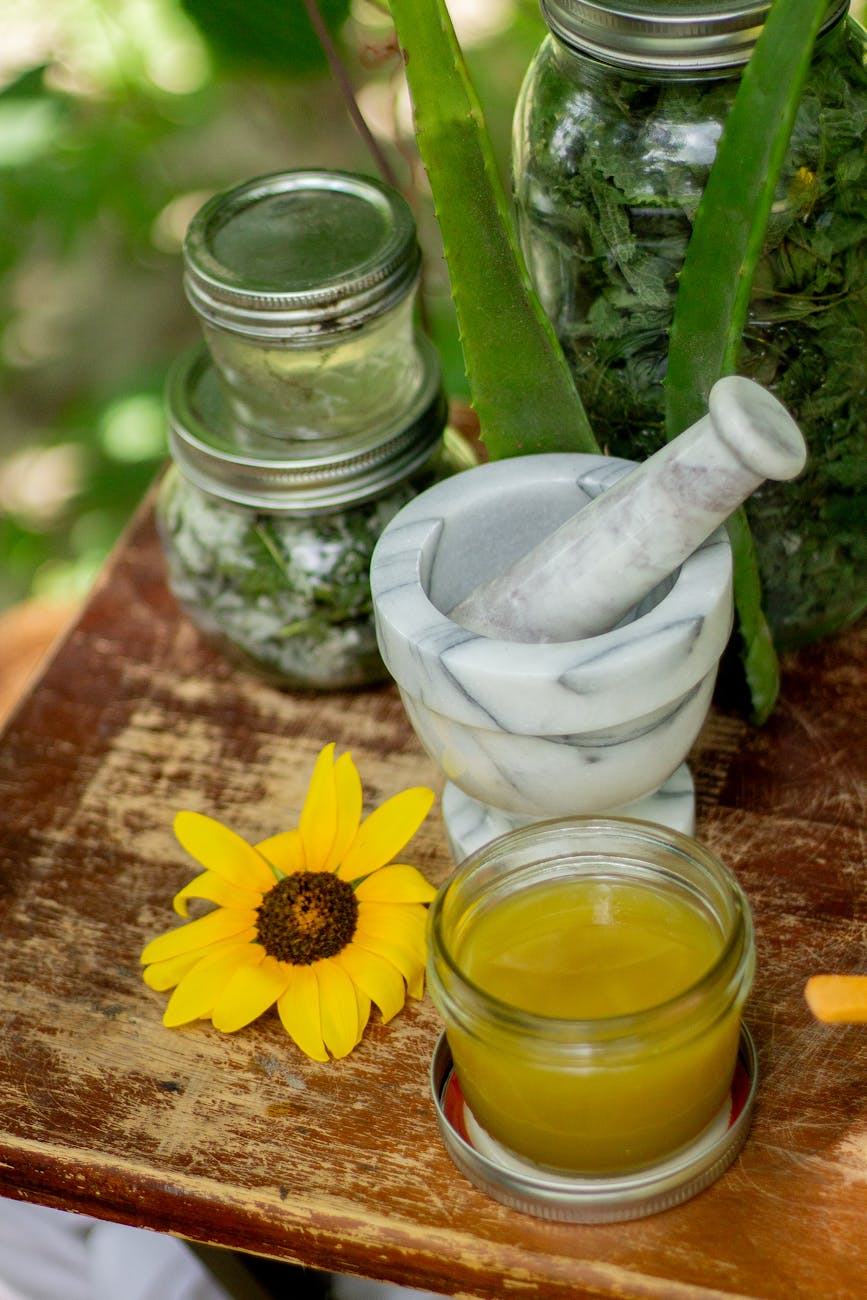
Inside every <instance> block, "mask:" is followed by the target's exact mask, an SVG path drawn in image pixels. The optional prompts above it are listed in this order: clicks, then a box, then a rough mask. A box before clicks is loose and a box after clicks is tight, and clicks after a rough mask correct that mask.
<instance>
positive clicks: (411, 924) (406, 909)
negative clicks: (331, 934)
mask: <svg viewBox="0 0 867 1300" xmlns="http://www.w3.org/2000/svg"><path fill="white" fill-rule="evenodd" d="M355 933H356V935H357V936H359V937H360V936H361V935H371V936H374V937H375V938H380V939H394V940H395V941H396V942H397V943H400V944H403V946H404V947H406V948H408V949H409V950H410V951H411V952H412V953H413V954H414V955H415V958H416V960H417V961H420V962H421V963H422V965H424V963H425V961H426V960H427V912H426V910H425V909H424V908H423V907H420V906H419V905H418V904H415V903H403V904H394V905H390V904H388V903H359V905H358V923H357V925H356V930H355Z"/></svg>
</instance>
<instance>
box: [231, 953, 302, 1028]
mask: <svg viewBox="0 0 867 1300" xmlns="http://www.w3.org/2000/svg"><path fill="white" fill-rule="evenodd" d="M291 971H292V968H291V966H289V965H288V964H287V963H286V962H282V961H277V960H276V959H275V958H274V957H268V956H266V957H265V958H264V959H263V961H261V962H260V963H259V965H257V966H242V967H241V968H240V969H239V970H237V971H235V973H234V975H232V977H231V978H230V979H229V981H228V983H227V984H226V985H225V986H224V988H223V990H222V992H221V993H220V995H219V997H218V998H217V1000H216V1002H215V1003H214V1010H213V1012H212V1013H211V1019H212V1021H213V1022H214V1027H215V1028H216V1029H220V1030H222V1032H223V1033H224V1034H231V1033H234V1031H235V1030H236V1029H243V1028H244V1026H245V1025H249V1024H250V1022H251V1021H252V1020H256V1019H257V1017H258V1016H261V1015H262V1012H263V1011H267V1010H268V1008H269V1007H270V1006H273V1004H274V1003H275V1002H276V1001H277V999H278V998H279V997H280V996H281V995H282V994H283V993H285V992H286V987H287V985H288V984H289V980H290V978H291Z"/></svg>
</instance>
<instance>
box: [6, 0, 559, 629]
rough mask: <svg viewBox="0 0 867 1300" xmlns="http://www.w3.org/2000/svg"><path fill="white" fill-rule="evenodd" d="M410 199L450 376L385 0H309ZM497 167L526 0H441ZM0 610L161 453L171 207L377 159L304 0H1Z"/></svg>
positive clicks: (41, 581)
mask: <svg viewBox="0 0 867 1300" xmlns="http://www.w3.org/2000/svg"><path fill="white" fill-rule="evenodd" d="M320 9H321V12H322V13H323V15H324V16H325V17H326V19H327V22H328V25H329V27H330V29H331V31H332V33H333V34H334V38H335V40H336V42H337V46H338V49H339V51H340V54H341V58H342V60H343V61H344V63H345V66H346V68H347V69H348V72H349V76H350V79H351V83H352V85H353V86H354V88H355V91H356V94H357V98H358V101H359V103H360V105H361V108H362V111H363V114H364V117H365V120H366V121H367V123H368V125H369V126H370V128H371V129H372V131H373V132H374V134H375V136H376V138H377V140H378V142H379V144H380V146H381V148H382V149H383V151H384V153H385V155H386V157H387V159H388V162H389V165H390V167H391V168H392V169H393V171H394V173H395V175H396V178H397V180H398V183H399V185H400V188H401V190H402V191H403V192H404V194H405V195H406V197H407V198H408V199H409V201H410V202H411V204H412V206H413V208H414V210H415V212H416V216H417V219H418V223H419V229H420V233H421V237H422V243H423V246H424V249H425V253H426V272H425V302H426V307H427V314H428V320H429V323H430V328H431V330H432V332H433V334H434V337H435V339H436V341H437V343H438V345H439V347H440V352H441V355H442V357H443V363H444V369H445V375H446V382H447V386H448V388H449V390H450V392H451V393H452V394H453V395H455V396H460V395H463V394H465V391H466V384H465V380H464V375H463V362H462V359H461V354H460V346H459V342H458V338H457V333H456V328H455V324H454V317H453V313H452V310H451V303H450V298H449V291H448V279H447V274H446V269H445V264H444V262H443V259H442V256H441V249H440V246H439V240H438V234H437V229H436V223H435V220H434V218H433V215H432V212H431V205H430V199H429V195H428V191H427V186H426V182H425V177H424V173H423V170H422V168H421V166H420V163H419V161H418V155H417V153H416V150H415V142H414V136H413V131H412V119H411V111H410V108H409V102H408V98H407V95H406V90H405V85H404V78H403V71H402V64H401V60H400V57H399V55H398V53H397V50H396V48H395V44H394V40H393V34H392V29H391V23H390V20H389V17H388V12H387V7H386V6H384V5H382V4H379V3H376V0H320ZM449 9H450V12H451V14H452V17H453V20H454V22H455V26H456V28H457V31H458V35H459V38H460V40H461V44H462V46H463V47H464V51H465V54H466V57H467V60H468V63H469V65H470V68H471V72H472V75H473V78H474V80H475V82H476V85H477V88H478V91H479V94H480V98H481V100H482V102H483V104H484V106H485V111H486V114H487V117H488V125H489V127H490V130H491V134H492V136H493V139H494V143H495V148H496V151H497V155H498V159H499V162H500V164H501V167H502V170H503V175H504V177H505V175H506V172H507V167H508V140H509V130H510V121H511V115H512V109H513V106H514V101H515V97H516V95H517V91H518V87H519V85H520V81H521V78H522V76H523V73H524V70H525V68H526V66H527V64H528V62H529V60H530V57H531V54H532V52H533V50H534V48H535V46H536V45H537V43H538V41H539V40H540V38H541V36H542V35H543V34H544V26H543V23H542V20H541V17H540V15H539V12H538V6H537V3H536V0H450V4H449ZM0 23H2V27H0V29H2V31H3V33H4V39H3V44H2V50H0V87H2V90H0V377H2V378H0V610H2V609H3V608H5V607H7V606H9V605H11V604H13V603H16V602H18V601H20V600H22V599H25V598H27V597H29V596H38V597H41V598H54V597H58V598H63V599H64V600H68V599H69V598H70V597H75V596H76V595H79V594H82V593H84V592H85V591H86V590H87V588H88V586H89V584H90V583H91V582H92V580H93V578H94V576H95V574H96V572H97V570H98V568H99V566H100V564H101V563H102V561H103V559H104V557H105V555H106V553H107V552H108V550H109V549H110V547H111V545H112V544H113V542H114V541H115V539H116V537H117V536H118V534H119V532H120V530H121V529H122V527H123V526H124V524H125V522H126V521H127V519H128V518H129V516H130V514H131V512H132V511H133V510H134V508H135V506H136V505H137V503H138V502H139V501H140V499H141V497H142V496H143V494H144V493H145V491H146V490H147V486H148V484H149V483H150V481H151V480H152V479H153V477H154V475H155V473H156V472H157V470H158V468H159V466H160V465H161V463H162V462H163V460H164V457H165V445H166V444H165V426H164V416H163V407H162V388H163V382H164V377H165V373H166V370H167V368H168V366H169V365H170V364H171V362H172V361H173V360H174V358H175V357H176V356H177V355H178V354H179V353H180V352H181V351H183V350H184V349H185V348H187V347H189V346H191V345H192V344H193V343H194V342H195V341H196V340H197V339H198V338H199V328H198V323H197V321H196V319H195V317H194V316H193V313H192V309H191V308H190V307H189V306H188V304H187V302H186V300H185V298H184V294H183V288H182V258H181V248H182V241H183V236H184V231H185V229H186V226H187V224H188V222H189V220H190V218H191V216H192V215H193V213H194V212H195V211H196V210H197V208H198V207H199V206H200V205H201V203H202V202H204V200H205V199H206V198H208V197H209V196H210V195H211V194H213V193H215V192H217V191H219V190H223V189H226V188H228V187H230V186H233V185H236V184H238V183H240V182H242V181H244V180H247V179H249V178H250V177H252V176H256V175H261V174H264V173H266V172H270V171H280V170H284V169H289V168H297V167H328V168H341V169H345V170H350V171H360V172H367V173H375V172H376V170H377V167H376V163H375V161H374V160H373V157H372V155H371V153H370V151H369V150H368V148H367V146H366V144H365V142H364V141H363V139H362V137H361V136H360V134H359V133H358V132H357V130H356V128H355V127H354V125H353V124H352V122H351V119H350V117H349V114H348V112H347V109H346V103H345V99H344V97H343V95H342V93H341V90H340V88H339V86H338V84H337V81H336V79H335V78H334V76H333V75H332V73H331V71H330V70H329V68H328V65H327V63H326V61H325V59H324V57H323V54H322V51H321V48H320V45H319V42H318V41H317V39H316V37H315V35H314V33H313V30H312V28H311V26H310V22H309V19H308V17H307V12H306V9H305V5H304V0H24V3H22V0H0Z"/></svg>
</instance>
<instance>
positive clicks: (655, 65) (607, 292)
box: [513, 0, 867, 647]
mask: <svg viewBox="0 0 867 1300" xmlns="http://www.w3.org/2000/svg"><path fill="white" fill-rule="evenodd" d="M541 3H542V13H543V16H544V18H545V20H546V23H547V25H548V27H549V29H550V32H549V35H548V36H546V38H545V40H544V42H543V43H542V45H541V47H540V49H539V50H538V52H537V54H536V56H535V58H534V60H533V62H532V64H531V66H530V69H529V71H528V73H527V77H526V80H525V82H524V86H523V89H522V92H521V96H520V101H519V104H518V108H517V113H516V118H515V133H514V154H513V170H514V185H515V200H516V207H517V220H518V227H519V233H520V239H521V244H522V248H523V250H524V254H525V257H526V260H527V263H528V266H529V269H530V273H531V276H532V279H533V281H534V283H535V286H536V288H537V291H538V293H539V296H540V298H541V300H542V303H543V305H544V307H545V310H546V312H547V313H548V315H549V316H550V318H551V320H552V322H553V324H554V327H555V330H556V332H557V335H558V337H559V339H560V341H561V343H562V345H563V348H564V351H565V354H566V356H567V359H568V361H569V363H570V366H571V368H572V371H573V374H574V377H575V380H576V384H577V386H578V389H579V391H580V393H581V395H582V398H583V399H584V402H585V405H586V406H587V408H588V413H589V415H590V419H591V423H592V424H593V427H594V430H595V431H596V434H597V437H598V438H599V440H600V442H601V443H603V444H604V445H605V446H606V447H607V448H608V449H609V450H610V451H611V452H613V453H614V454H616V455H620V456H626V457H631V458H632V459H638V460H640V459H644V458H645V457H646V456H648V455H649V454H651V453H652V452H653V451H655V450H656V448H657V447H658V446H659V445H660V444H661V442H662V441H663V439H664V433H663V425H664V382H665V371H666V358H667V352H668V330H669V327H670V324H671V319H672V315H673V311H674V300H675V294H676V291H677V276H678V272H679V270H680V267H681V265H682V263H683V258H684V255H685V252H686V247H687V243H688V241H689V238H690V234H691V231H692V220H693V218H694V216H695V210H696V207H697V205H698V202H699V199H700V197H701V194H702V190H703V187H704V183H705V181H706V179H707V175H708V172H709V170H710V167H711V164H712V163H713V160H714V155H715V152H716V145H717V141H718V139H719V137H720V133H721V131H722V128H723V124H724V122H725V119H726V115H727V114H728V111H729V109H730V107H731V104H732V101H733V99H734V96H735V93H736V91H737V87H738V78H739V76H740V74H741V72H742V70H743V68H744V66H745V65H746V63H747V62H748V60H749V58H750V54H751V53H752V50H753V48H754V46H755V43H756V40H757V38H758V36H759V34H760V32H761V30H762V25H763V22H764V19H765V15H766V13H767V10H768V8H769V0H726V2H725V3H722V2H721V0H681V2H679V3H677V4H660V3H658V0H617V2H616V3H614V2H613V0H541ZM846 11H847V3H846V0H829V4H828V14H827V19H826V22H825V24H824V27H823V30H822V33H821V35H820V37H819V40H818V42H817V44H816V50H815V57H814V60H813V65H812V69H811V72H810V75H809V78H808V81H807V85H806V87H805V90H804V93H803V96H802V100H801V105H800V109H799V111H798V116H797V120H796V122H795V126H794V130H793V133H792V137H791V142H790V146H789V151H788V157H787V159H786V162H785V164H784V168H783V174H782V177H781V181H780V185H779V188H778V191H777V195H776V199H775V202H774V205H773V209H772V212H771V216H770V221H769V225H768V229H767V235H766V240H765V246H764V251H763V255H762V259H761V261H760V264H759V267H758V270H757V273H756V276H755V278H754V281H753V295H752V304H751V310H750V318H749V322H748V325H747V328H746V332H745V337H744V341H743V350H742V354H741V358H740V362H739V369H740V371H741V373H743V374H746V375H749V376H750V377H751V378H753V379H755V380H757V381H758V382H759V383H761V384H763V385H765V386H766V387H768V388H770V389H771V390H772V391H773V392H774V393H775V394H776V396H777V397H779V398H780V400H781V401H782V402H783V403H784V404H785V405H786V406H787V407H788V408H789V410H790V411H791V412H792V414H793V416H794V417H795V419H796V420H797V421H798V423H799V424H800V426H801V428H802V430H803V432H804V435H805V438H806V440H807V443H808V446H809V449H810V461H809V464H808V467H807V470H806V472H805V473H804V474H803V475H802V476H801V477H800V478H799V479H798V480H797V482H795V483H786V484H782V485H774V484H766V485H765V486H764V487H762V488H761V489H760V490H759V491H758V492H757V493H755V495H754V496H753V497H752V499H751V500H750V502H749V503H748V506H747V512H748V515H749V518H750V524H751V526H752V532H753V536H754V538H755V540H756V546H757V550H758V555H759V561H760V566H761V571H762V580H763V585H764V589H765V606H766V609H767V613H768V617H769V619H770V622H771V624H772V626H773V629H774V633H775V636H776V639H777V641H778V643H779V644H780V646H783V647H784V646H791V645H796V644H798V643H800V642H803V641H806V640H810V639H812V638H814V637H817V636H820V635H823V634H825V633H827V632H831V631H834V630H835V629H837V628H839V627H841V626H843V625H844V624H846V623H847V622H849V621H851V620H853V619H854V618H855V617H857V615H858V614H859V613H860V612H861V611H862V610H863V608H864V605H865V594H867V591H865V581H864V571H865V564H867V544H865V532H864V526H863V520H864V508H865V501H864V492H865V483H867V478H865V464H867V459H865V457H864V442H865V435H867V406H865V402H864V358H865V354H867V159H865V147H864V138H865V132H867V41H865V34H864V31H863V29H862V28H861V27H860V26H859V25H858V24H857V23H856V22H855V21H854V20H852V19H851V18H849V17H848V16H847V12H846Z"/></svg>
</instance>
